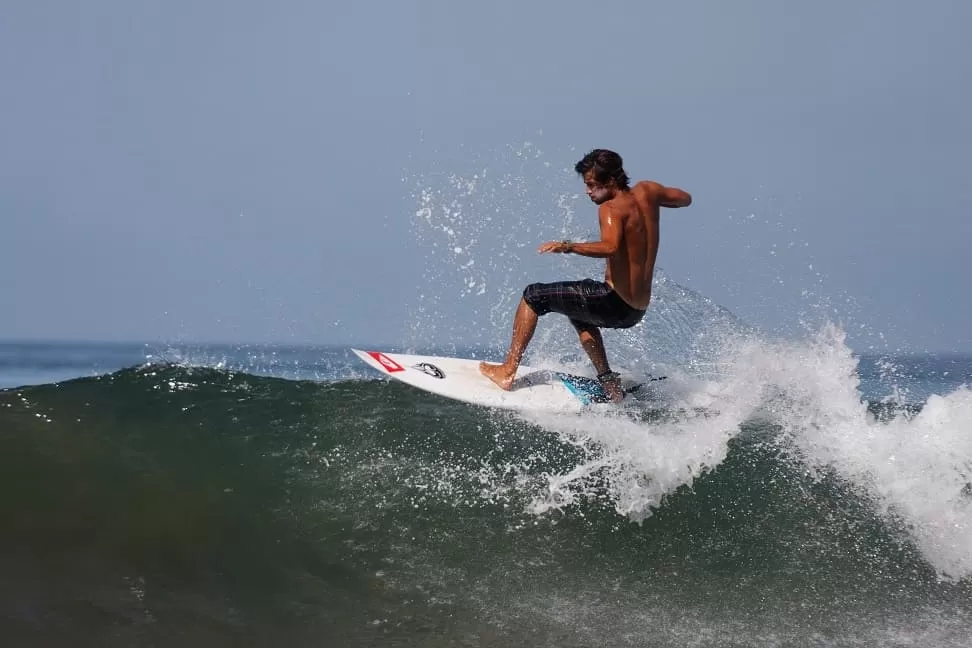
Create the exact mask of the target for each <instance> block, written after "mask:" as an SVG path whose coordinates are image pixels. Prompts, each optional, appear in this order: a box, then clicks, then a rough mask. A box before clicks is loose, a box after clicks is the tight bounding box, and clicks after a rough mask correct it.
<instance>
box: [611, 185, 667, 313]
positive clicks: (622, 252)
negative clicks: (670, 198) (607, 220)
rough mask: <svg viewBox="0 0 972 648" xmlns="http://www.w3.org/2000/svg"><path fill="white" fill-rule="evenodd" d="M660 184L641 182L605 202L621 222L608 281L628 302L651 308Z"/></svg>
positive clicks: (636, 306) (642, 307) (637, 306)
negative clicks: (618, 245) (620, 232)
mask: <svg viewBox="0 0 972 648" xmlns="http://www.w3.org/2000/svg"><path fill="white" fill-rule="evenodd" d="M660 188H661V186H660V185H658V184H657V183H654V182H649V181H645V182H639V183H638V184H636V185H635V186H634V187H632V188H631V190H630V191H620V192H618V194H617V195H615V197H614V198H612V199H611V200H610V201H608V202H607V203H605V205H607V206H608V207H609V209H610V211H611V215H612V217H613V218H618V219H619V220H620V222H621V228H622V238H621V245H620V247H619V248H618V251H617V252H615V253H614V254H613V255H611V256H610V257H608V258H607V264H606V265H607V267H606V269H605V281H606V282H607V284H608V285H609V286H611V287H612V288H614V291H615V292H616V293H618V295H619V296H620V297H621V299H623V300H624V301H625V302H627V303H628V305H630V306H632V307H633V308H636V309H638V310H645V309H647V308H648V303H649V302H650V301H651V281H652V277H653V275H654V272H655V259H656V257H657V256H658V236H659V220H660V219H659V208H660V205H659V196H658V190H659V189H660Z"/></svg>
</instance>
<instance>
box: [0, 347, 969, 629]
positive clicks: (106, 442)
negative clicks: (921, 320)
mask: <svg viewBox="0 0 972 648" xmlns="http://www.w3.org/2000/svg"><path fill="white" fill-rule="evenodd" d="M540 344H541V345H542V341H541V342H540ZM417 351H422V352H435V351H436V350H435V349H426V348H423V349H417ZM440 351H441V350H440ZM446 351H447V352H448V353H449V354H450V355H451V354H454V353H465V354H466V355H475V354H477V353H478V354H479V357H482V355H483V353H482V352H477V351H475V350H472V349H469V350H465V351H464V350H462V349H459V350H456V349H448V350H444V351H443V352H446ZM487 355H488V354H487ZM493 357H497V356H496V355H495V354H494V356H493ZM558 358H560V356H557V357H554V358H553V361H557V360H558ZM577 366H583V365H577ZM667 369H668V371H667V373H668V375H669V381H666V382H668V385H667V386H666V388H665V389H666V391H665V392H663V393H661V394H660V395H659V400H658V402H657V403H656V405H655V406H654V407H653V408H652V409H651V410H650V411H645V412H643V413H641V415H639V416H628V415H614V414H611V413H600V414H597V415H593V414H592V415H580V416H555V415H549V416H539V415H537V416H531V415H513V414H510V413H504V412H496V411H491V410H485V409H482V408H477V407H474V406H470V405H465V404H462V403H458V402H453V401H449V400H446V399H443V398H440V397H437V396H433V395H430V394H426V393H423V392H420V391H418V390H415V389H413V388H410V387H408V386H405V385H402V384H400V383H396V382H389V381H388V380H386V379H384V378H383V377H382V376H380V375H378V373H377V372H374V371H373V370H371V369H370V368H368V367H366V366H364V365H363V364H362V363H360V362H359V361H358V360H357V359H356V358H354V357H353V355H352V354H351V353H350V351H349V350H348V349H347V348H344V347H285V346H269V345H267V346H260V345H248V346H247V345H235V346H234V345H181V346H180V345H141V344H76V343H29V344H23V343H3V344H0V486H2V487H0V525H2V528H3V532H2V533H0V637H3V641H2V643H3V645H4V646H41V645H43V646H77V645H90V646H141V645H144V646H149V645H151V646H163V645H171V646H269V645H276V646H379V645H382V646H406V645H407V646H722V647H730V646H922V647H929V648H930V647H938V646H954V647H959V646H961V647H967V646H969V645H972V392H970V391H969V389H968V388H967V386H966V385H968V384H969V383H970V382H972V357H969V356H960V355H948V356H945V355H920V356H919V355H908V356H894V355H882V356H877V355H875V356H859V355H857V354H854V353H852V352H851V351H850V350H848V349H847V348H846V346H844V345H843V343H842V341H841V340H840V339H834V340H823V341H818V342H816V343H813V344H803V345H789V346H787V345H778V344H770V343H765V344H740V345H738V347H737V348H734V349H732V353H728V354H726V355H725V357H723V358H722V359H721V361H720V363H718V367H717V368H716V369H713V365H712V364H710V365H706V369H705V370H704V371H703V370H702V369H701V368H700V366H696V367H692V366H686V367H684V368H679V367H677V366H674V367H672V366H669V367H667Z"/></svg>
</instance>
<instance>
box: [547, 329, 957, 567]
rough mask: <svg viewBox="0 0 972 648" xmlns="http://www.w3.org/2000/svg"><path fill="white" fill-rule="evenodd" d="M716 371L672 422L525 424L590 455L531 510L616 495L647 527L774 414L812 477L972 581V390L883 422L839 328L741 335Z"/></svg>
mask: <svg viewBox="0 0 972 648" xmlns="http://www.w3.org/2000/svg"><path fill="white" fill-rule="evenodd" d="M717 364H718V366H719V367H720V375H718V376H716V377H714V378H713V377H710V378H709V379H705V380H703V379H697V380H694V381H692V380H689V379H688V376H682V377H681V378H678V379H676V382H682V383H683V388H685V387H686V386H688V387H689V388H688V390H687V391H685V392H683V393H681V394H677V395H676V398H675V400H673V401H671V402H669V404H668V407H669V408H671V409H673V410H675V411H677V412H679V413H678V414H676V415H675V416H674V417H673V420H666V421H661V422H657V423H644V422H637V421H634V420H631V419H628V418H624V417H618V416H608V415H605V416H590V417H580V418H578V417H551V416H540V415H534V416H530V417H528V419H529V420H530V421H531V422H533V423H537V424H540V425H543V426H544V427H545V428H547V429H550V430H554V431H556V432H558V433H560V434H562V435H563V436H564V438H565V439H570V440H571V442H573V443H579V444H589V445H590V446H591V447H592V448H596V450H592V451H591V452H590V455H589V460H587V461H585V462H581V464H580V465H577V466H575V467H574V468H573V469H571V470H570V471H569V472H566V473H564V474H552V475H549V476H548V489H547V492H546V493H544V494H543V495H541V496H539V497H537V498H536V499H535V501H534V503H533V507H532V508H533V510H534V511H536V512H545V511H549V510H551V509H554V508H561V507H564V506H567V505H570V504H572V503H575V502H576V501H578V499H581V498H584V497H588V496H592V495H593V494H594V492H595V490H596V489H595V488H594V487H593V485H594V481H595V480H593V479H592V477H593V476H595V475H598V476H600V478H601V479H600V480H599V481H598V484H599V485H598V486H597V488H604V483H607V484H608V488H609V489H610V495H609V496H610V499H611V501H612V502H613V504H614V506H615V508H616V510H617V511H618V512H619V513H621V514H623V515H626V516H628V517H629V518H631V519H632V520H636V521H640V520H643V519H645V518H646V517H647V516H650V515H651V514H652V512H653V509H654V508H657V507H658V506H659V504H660V503H661V502H662V500H663V499H664V497H665V496H666V495H668V494H670V493H672V492H673V491H674V490H675V489H677V488H678V487H679V486H682V485H685V484H691V483H692V481H693V480H694V479H695V478H696V477H698V476H699V475H700V474H701V473H702V472H703V471H705V470H706V469H708V468H713V467H715V466H717V465H719V464H720V463H721V462H722V461H723V460H724V459H725V457H726V453H727V451H728V443H729V441H730V440H731V439H732V438H733V437H734V436H735V435H737V434H739V432H740V429H741V425H742V424H743V423H744V422H746V421H747V420H751V419H752V418H754V417H757V416H759V417H769V421H770V422H772V423H774V424H777V425H779V426H781V428H782V430H783V434H784V436H785V438H787V439H789V440H790V441H791V442H792V443H793V445H794V446H795V447H796V448H797V449H798V450H799V452H800V454H801V455H802V457H803V460H804V461H805V462H806V464H807V467H808V468H810V469H811V470H816V471H822V470H824V469H826V470H828V471H831V472H834V473H836V475H837V476H838V477H839V478H841V479H843V480H845V481H847V482H848V483H849V484H851V485H852V486H854V487H855V488H856V489H857V490H858V491H859V492H860V493H862V494H865V495H866V496H867V497H868V498H869V499H871V500H873V501H874V502H876V504H877V506H878V507H879V509H880V512H881V513H883V514H886V515H889V516H894V517H895V518H898V519H900V520H901V521H903V522H904V523H905V526H906V527H907V528H908V529H909V530H910V532H911V534H912V535H913V538H914V541H915V543H916V545H917V546H918V548H919V549H920V550H921V551H922V553H923V555H924V556H925V558H926V559H927V560H928V562H929V563H930V564H931V565H932V566H933V567H934V568H935V569H937V570H938V571H939V573H940V574H941V575H942V576H943V577H945V578H955V579H961V578H964V577H967V576H970V575H972V496H970V493H969V489H970V486H969V484H970V481H972V391H970V390H969V389H967V388H961V389H958V390H956V391H954V392H952V393H949V394H944V395H935V396H932V397H931V398H929V399H928V401H927V402H926V403H925V406H924V409H923V410H922V411H921V412H920V413H919V414H918V415H917V416H914V417H909V416H907V415H906V414H901V415H899V416H898V417H897V418H893V419H891V420H890V421H878V420H876V419H875V418H874V417H873V416H872V415H871V414H870V413H869V412H868V409H867V405H866V403H865V402H864V401H863V399H862V398H861V395H860V392H859V380H858V376H857V373H856V371H857V362H856V359H855V357H854V356H853V354H852V352H851V350H850V349H849V348H848V347H847V346H846V344H845V343H844V334H843V332H842V331H841V330H840V329H839V328H838V327H836V326H833V325H828V326H825V327H824V328H823V329H822V330H821V331H820V332H819V333H817V334H816V335H815V336H814V337H812V338H811V339H809V340H805V341H802V342H767V341H765V340H759V339H758V338H754V337H746V338H735V339H734V342H733V343H732V346H731V348H729V349H727V352H726V354H725V355H724V356H723V357H722V361H721V362H719V363H717Z"/></svg>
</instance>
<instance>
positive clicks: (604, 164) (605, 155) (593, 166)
mask: <svg viewBox="0 0 972 648" xmlns="http://www.w3.org/2000/svg"><path fill="white" fill-rule="evenodd" d="M574 171H576V172H577V173H579V174H580V175H581V176H583V175H585V174H586V173H587V172H588V171H593V172H594V179H595V180H597V181H598V182H599V183H601V184H606V183H607V182H608V181H610V180H614V182H615V184H617V186H618V188H619V189H622V190H624V191H627V190H628V189H629V187H628V174H627V173H625V172H624V168H623V167H622V163H621V156H620V155H618V154H617V153H615V152H614V151H609V150H607V149H594V150H593V151H591V152H590V153H588V154H587V155H585V156H584V157H583V158H582V159H581V161H580V162H578V163H577V164H576V165H574Z"/></svg>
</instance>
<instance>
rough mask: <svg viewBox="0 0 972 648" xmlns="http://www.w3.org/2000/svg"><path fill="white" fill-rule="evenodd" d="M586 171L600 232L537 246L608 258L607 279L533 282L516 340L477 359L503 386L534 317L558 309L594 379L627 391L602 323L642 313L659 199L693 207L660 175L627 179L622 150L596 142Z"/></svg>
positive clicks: (615, 395)
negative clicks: (496, 354) (494, 357)
mask: <svg viewBox="0 0 972 648" xmlns="http://www.w3.org/2000/svg"><path fill="white" fill-rule="evenodd" d="M574 170H575V171H577V173H578V174H580V175H581V176H582V177H583V178H584V184H585V186H586V187H587V195H588V197H590V199H591V201H592V202H593V203H594V204H595V205H598V211H597V218H598V221H599V222H600V226H601V240H600V241H596V242H593V243H573V242H571V241H550V242H548V243H544V244H543V245H541V246H540V250H539V251H540V253H541V254H542V253H544V252H554V253H560V254H580V255H581V256H586V257H594V258H599V259H605V260H606V266H607V267H606V269H605V273H604V281H603V282H600V281H594V280H593V279H584V280H581V281H559V282H555V283H534V284H530V285H529V286H527V287H526V289H525V290H524V291H523V298H522V299H521V300H520V305H519V306H518V307H517V309H516V315H515V317H514V319H513V340H512V342H511V343H510V350H509V352H508V353H507V354H506V360H505V361H504V362H503V364H499V365H497V364H488V363H485V362H482V363H480V365H479V370H480V371H481V372H482V373H483V374H484V375H485V376H486V377H488V378H489V379H490V380H492V381H493V382H495V383H496V384H497V385H499V386H500V387H501V388H502V389H505V390H510V389H511V388H512V387H513V379H514V378H515V377H516V370H517V367H519V366H520V360H521V359H522V358H523V353H524V352H525V351H526V348H527V345H528V344H529V343H530V339H531V338H532V337H533V332H534V331H535V330H536V328H537V319H538V318H539V317H540V316H541V315H546V314H547V313H550V312H554V313H561V314H563V315H566V316H567V317H568V318H569V319H570V323H571V324H573V325H574V328H575V329H577V333H578V334H579V335H580V343H581V346H582V347H583V348H584V351H586V352H587V355H588V357H590V359H591V363H592V364H593V365H594V369H595V370H596V371H597V379H598V380H599V381H600V382H601V384H602V385H603V386H604V391H605V392H606V393H607V395H608V396H609V397H610V398H611V400H613V401H615V402H617V401H620V400H622V399H623V398H624V390H623V389H622V388H621V384H620V382H619V380H618V374H616V373H614V372H613V371H611V367H610V366H609V365H608V360H607V354H606V353H605V351H604V340H603V339H602V337H601V330H600V329H601V328H629V327H631V326H634V325H635V324H637V323H638V322H640V321H641V318H642V317H644V314H645V310H646V309H647V308H648V302H650V301H651V281H652V276H653V274H654V272H655V257H657V256H658V220H659V210H660V208H661V207H688V206H689V205H690V204H692V197H691V196H690V195H689V194H688V193H686V192H685V191H682V190H681V189H676V188H674V187H665V186H663V185H660V184H658V183H657V182H651V181H644V182H639V183H638V184H636V185H635V186H634V187H628V175H627V174H626V173H625V172H624V168H623V167H622V164H621V156H620V155H618V154H617V153H615V152H614V151H608V150H605V149H595V150H593V151H591V152H590V153H588V154H587V155H585V156H584V158H583V159H582V160H581V161H580V162H578V163H577V165H576V166H575V167H574Z"/></svg>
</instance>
